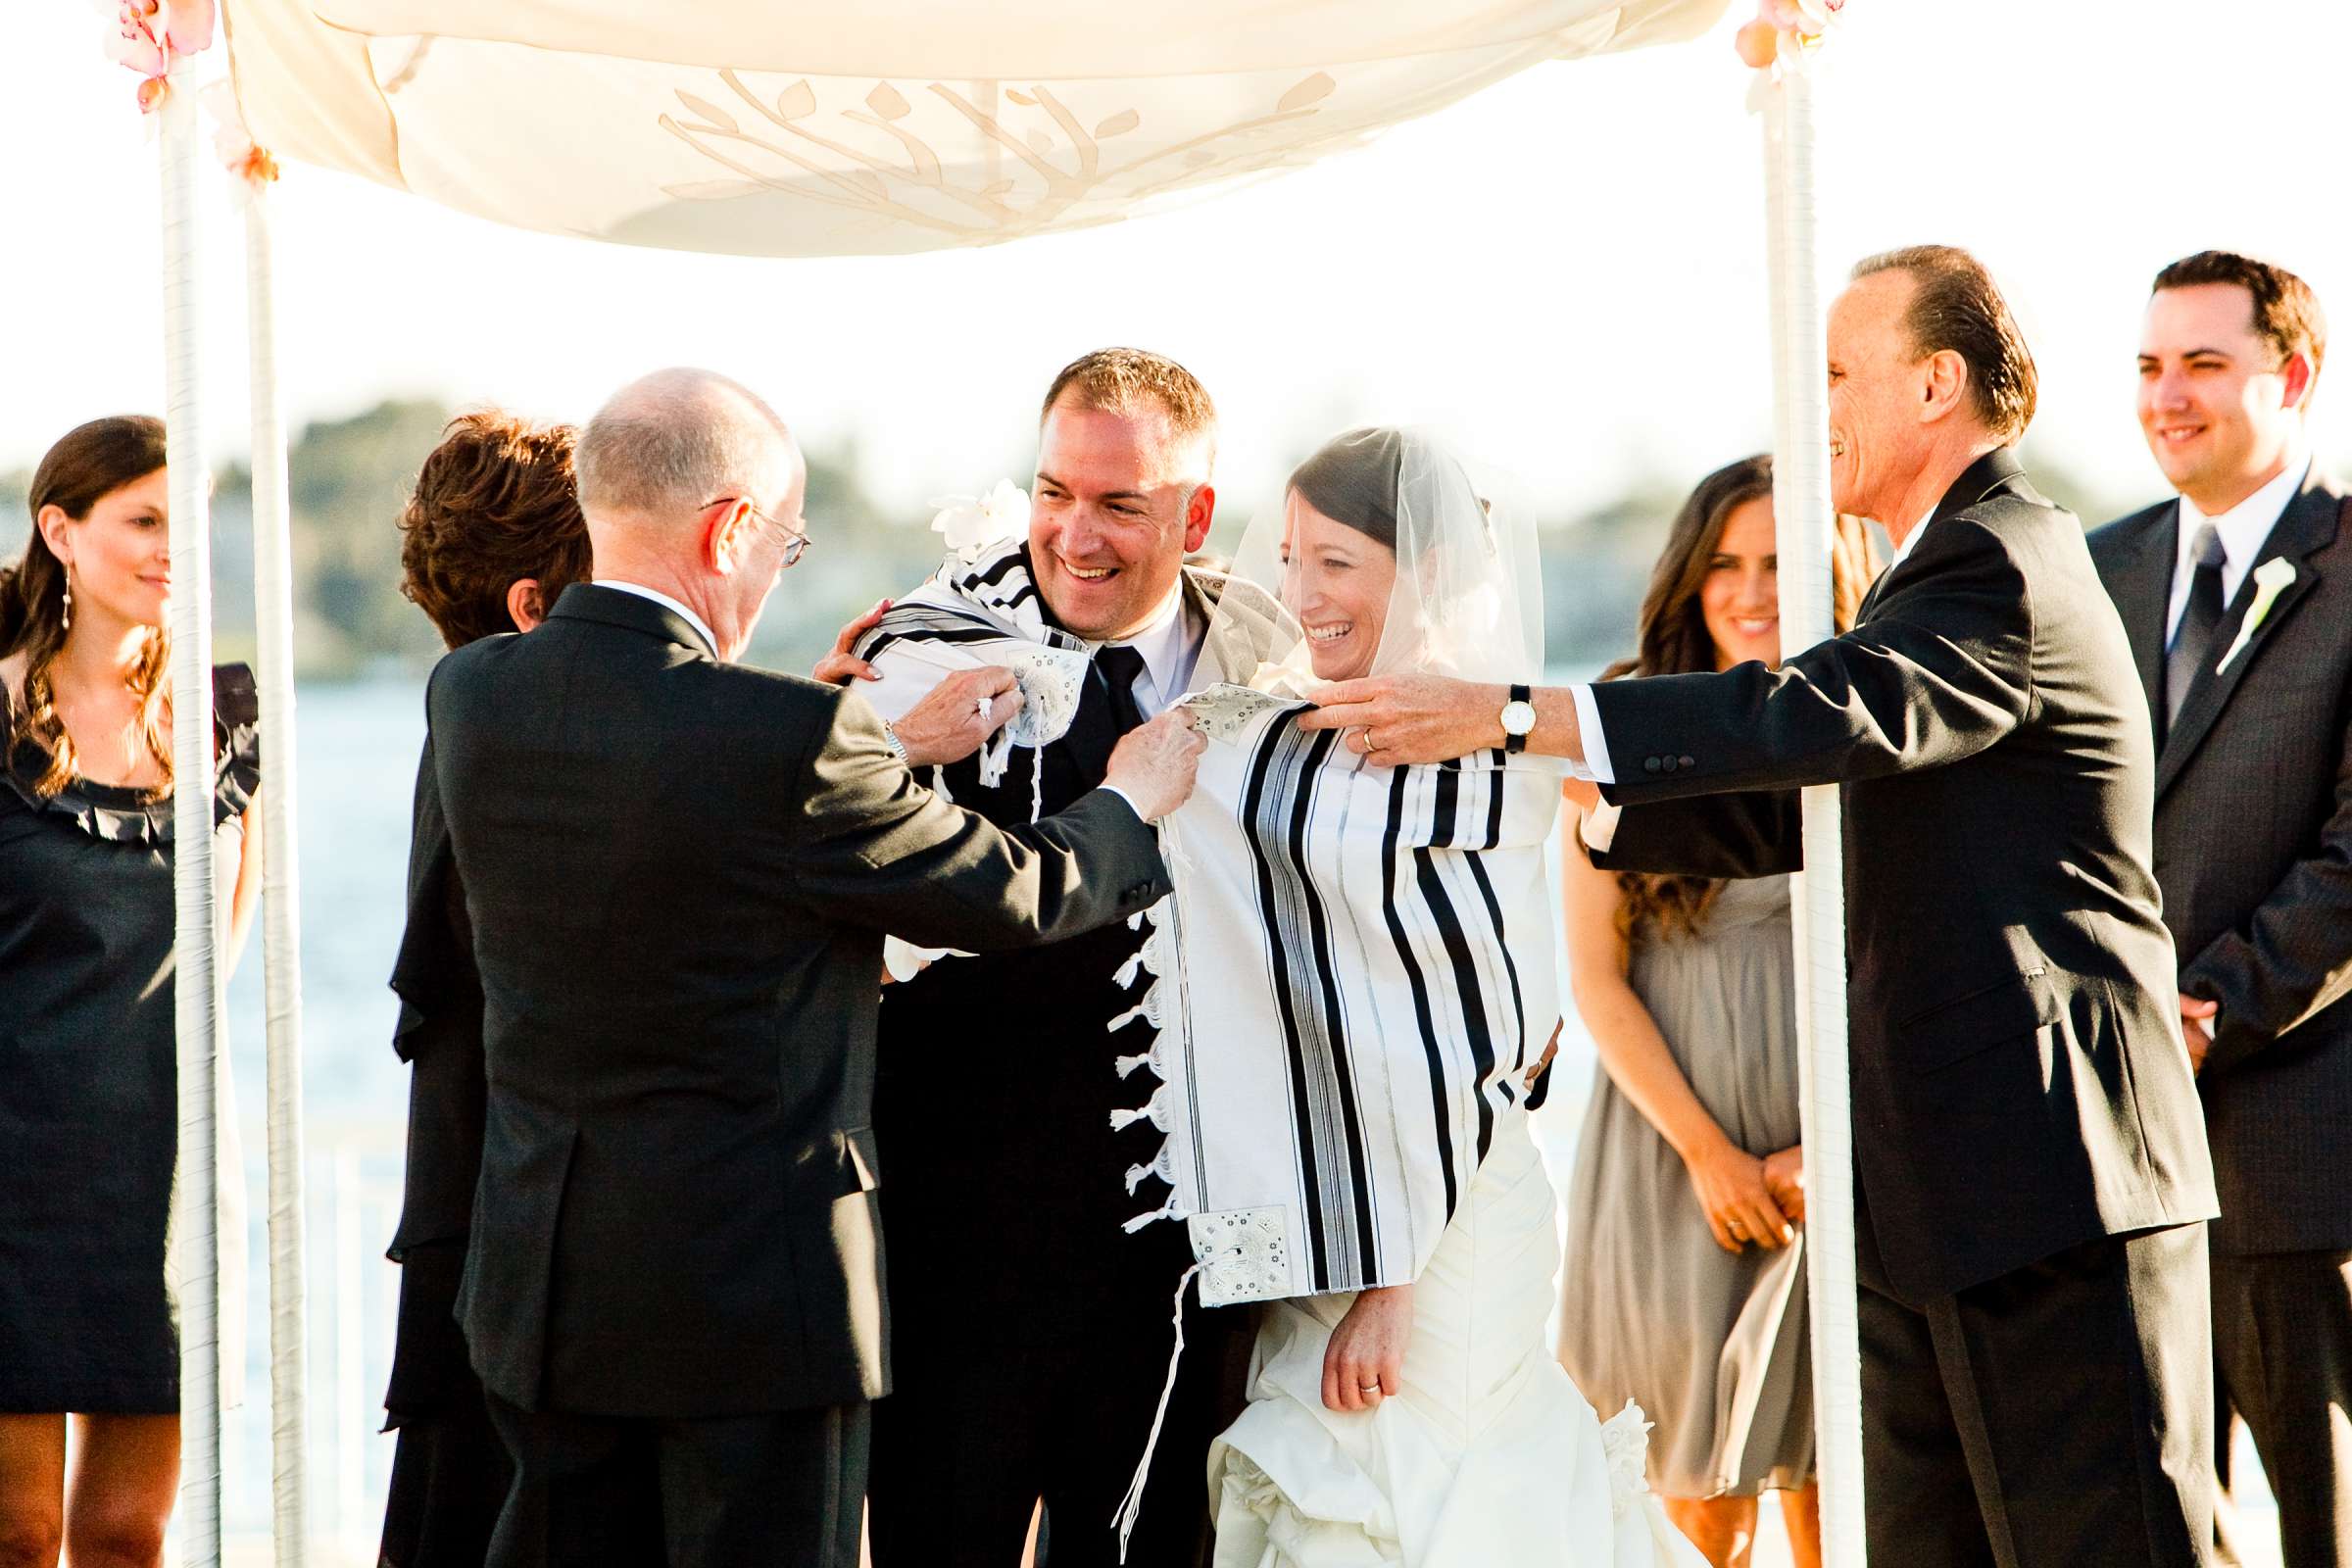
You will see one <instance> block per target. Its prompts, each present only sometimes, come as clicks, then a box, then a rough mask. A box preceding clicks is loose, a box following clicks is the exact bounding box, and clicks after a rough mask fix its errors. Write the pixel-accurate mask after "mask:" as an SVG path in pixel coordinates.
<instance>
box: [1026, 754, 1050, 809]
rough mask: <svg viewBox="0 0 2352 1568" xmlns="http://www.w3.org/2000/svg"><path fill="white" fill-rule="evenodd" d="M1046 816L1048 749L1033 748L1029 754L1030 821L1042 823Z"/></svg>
mask: <svg viewBox="0 0 2352 1568" xmlns="http://www.w3.org/2000/svg"><path fill="white" fill-rule="evenodd" d="M1045 815H1046V749H1045V748H1044V747H1043V746H1037V747H1032V748H1031V749H1030V752H1029V820H1030V822H1031V823H1033V824H1034V823H1037V822H1042V821H1044V820H1045Z"/></svg>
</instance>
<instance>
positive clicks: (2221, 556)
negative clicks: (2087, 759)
mask: <svg viewBox="0 0 2352 1568" xmlns="http://www.w3.org/2000/svg"><path fill="white" fill-rule="evenodd" d="M2196 556H2197V569H2196V574H2195V575H2194V576H2192V577H2190V578H2189V580H2188V608H2187V609H2185V610H2183V611H2181V612H2180V626H2179V627H2178V628H2177V629H2176V630H2175V631H2174V632H2173V646H2172V648H2171V649H2170V650H2169V651H2168V652H2167V653H2166V654H2165V656H2164V727H2165V728H2166V729H2167V730H2168V731H2169V730H2170V729H2171V728H2172V727H2173V723H2174V721H2175V720H2177V719H2178V718H2180V705H2181V704H2182V703H2184V702H2186V701H2187V700H2188V689H2189V687H2190V686H2191V685H2192V684H2194V682H2195V681H2196V678H2197V671H2198V670H2199V669H2201V668H2203V667H2204V664H2205V660H2206V656H2208V655H2209V654H2211V653H2212V652H2213V633H2214V629H2215V628H2216V627H2218V626H2220V625H2221V623H2222V566H2223V565H2224V564H2225V563H2227V562H2228V560H2229V556H2228V554H2227V553H2226V552H2224V551H2223V549H2222V536H2221V533H2220V531H2219V530H2217V529H2216V528H2215V527H2214V525H2213V523H2212V521H2211V520H2210V519H2208V520H2207V522H2206V523H2205V526H2203V527H2202V528H2199V529H2198V530H2197V538H2196Z"/></svg>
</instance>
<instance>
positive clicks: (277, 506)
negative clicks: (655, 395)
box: [243, 154, 310, 1568]
mask: <svg viewBox="0 0 2352 1568" xmlns="http://www.w3.org/2000/svg"><path fill="white" fill-rule="evenodd" d="M248 157H249V168H253V169H256V170H257V171H258V170H261V169H267V168H268V164H267V160H266V157H264V156H263V155H259V154H249V155H248ZM253 159H260V160H261V161H260V163H259V164H258V165H255V164H252V163H251V162H250V160H253ZM243 182H244V185H245V188H246V198H247V199H246V202H245V293H246V307H245V308H246V320H247V323H248V332H249V337H250V346H251V351H252V400H253V579H254V595H253V597H254V606H255V611H256V616H257V623H258V624H257V631H258V641H257V645H256V649H255V655H256V662H257V664H258V666H259V668H258V672H257V673H258V680H257V684H258V686H259V687H260V695H261V708H262V746H263V753H262V755H263V756H264V757H265V758H267V759H268V760H269V768H270V787H269V788H268V789H266V790H264V791H263V792H262V798H261V805H262V813H261V815H262V877H263V879H262V960H263V981H262V984H263V991H264V995H265V999H266V1000H265V1005H266V1009H267V1014H268V1033H267V1044H268V1052H269V1071H268V1078H269V1090H268V1095H269V1139H270V1544H271V1553H272V1558H273V1560H274V1561H275V1562H276V1563H277V1565H278V1568H302V1565H303V1564H305V1563H307V1562H308V1561H309V1560H310V1514H309V1508H308V1505H307V1502H306V1497H305V1492H306V1488H305V1486H304V1481H305V1468H304V1414H303V1406H304V1401H305V1398H306V1397H307V1392H308V1385H309V1376H308V1373H309V1363H308V1337H307V1334H306V1331H305V1323H304V1314H305V1310H306V1301H307V1296H306V1293H305V1290H304V1284H303V1265H304V1255H305V1248H304V1237H303V1213H302V1205H303V1169H302V1161H303V1138H302V953H301V940H300V939H301V931H302V882H301V876H300V869H301V868H300V865H299V863H298V861H297V858H296V848H295V842H294V826H295V809H294V803H295V798H296V797H295V789H294V763H295V746H294V597H293V555H292V546H291V542H290V531H289V523H288V512H289V508H288V504H287V486H286V425H285V415H284V411H283V409H282V408H281V407H280V404H279V401H278V388H277V312H276V296H275V286H274V283H273V281H272V276H271V251H270V187H269V180H268V177H267V175H265V174H261V173H259V172H252V173H248V174H246V175H245V176H244V181H243Z"/></svg>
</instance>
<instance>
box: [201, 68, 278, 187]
mask: <svg viewBox="0 0 2352 1568" xmlns="http://www.w3.org/2000/svg"><path fill="white" fill-rule="evenodd" d="M197 96H198V97H199V98H200V99H201V100H202V101H203V103H204V107H205V109H206V110H207V111H209V112H210V113H211V115H212V117H213V120H214V122H215V124H214V129H213V150H214V151H215V152H216V153H218V154H219V155H220V157H221V167H222V168H224V169H226V170H227V171H228V172H230V173H231V174H234V175H235V176H236V177H237V179H238V180H239V181H241V182H242V188H243V189H245V190H247V191H258V190H260V189H261V188H262V187H263V186H264V185H267V184H269V183H270V181H271V180H273V179H275V178H276V177H277V160H276V159H274V158H272V157H270V150H269V149H268V148H266V147H263V146H260V145H259V144H257V143H256V142H255V141H254V139H253V136H252V134H251V133H250V132H248V131H247V130H246V128H245V116H244V114H243V112H242V111H241V110H239V108H238V107H237V94H236V89H235V88H234V87H232V86H230V85H229V82H228V78H227V77H225V76H223V77H221V79H220V80H219V81H216V82H214V83H213V84H212V85H211V86H209V87H207V88H205V89H204V91H203V92H201V93H199V94H198V95H197Z"/></svg>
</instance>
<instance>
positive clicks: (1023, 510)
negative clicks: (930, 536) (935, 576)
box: [931, 479, 1029, 564]
mask: <svg viewBox="0 0 2352 1568" xmlns="http://www.w3.org/2000/svg"><path fill="white" fill-rule="evenodd" d="M931 504H932V505H933V506H935V507H937V508H939V515H937V516H935V517H933V518H932V519H931V531H932V532H933V533H935V534H938V535H939V536H940V537H942V538H944V539H945V540H947V542H948V549H949V550H951V551H953V552H954V553H955V554H956V556H957V557H958V558H960V559H961V560H962V561H963V562H964V563H966V564H970V563H972V562H975V561H978V560H979V559H980V558H981V557H982V556H985V555H987V554H988V553H989V552H990V551H991V550H993V549H995V548H996V547H998V546H1000V545H1006V544H1011V543H1013V542H1014V541H1015V540H1019V539H1025V538H1027V537H1028V534H1029V492H1028V491H1026V490H1023V489H1022V488H1021V487H1020V486H1019V485H1016V484H1014V483H1013V482H1012V481H1011V480H1010V479H999V480H998V481H997V484H996V488H995V489H993V490H991V491H989V492H988V494H986V495H984V496H943V497H942V498H940V499H939V500H937V501H934V502H933V503H931Z"/></svg>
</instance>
